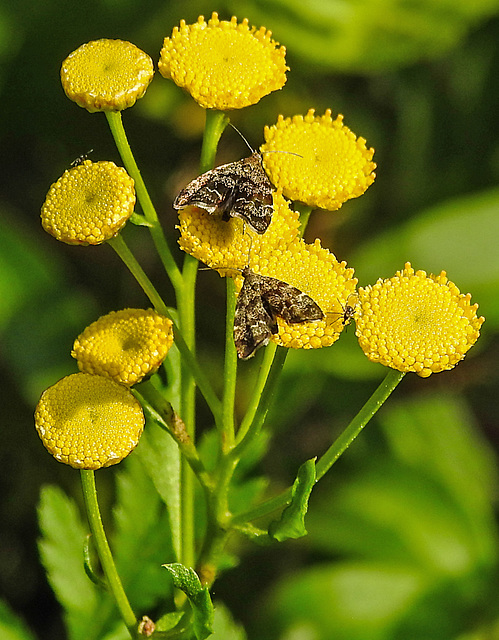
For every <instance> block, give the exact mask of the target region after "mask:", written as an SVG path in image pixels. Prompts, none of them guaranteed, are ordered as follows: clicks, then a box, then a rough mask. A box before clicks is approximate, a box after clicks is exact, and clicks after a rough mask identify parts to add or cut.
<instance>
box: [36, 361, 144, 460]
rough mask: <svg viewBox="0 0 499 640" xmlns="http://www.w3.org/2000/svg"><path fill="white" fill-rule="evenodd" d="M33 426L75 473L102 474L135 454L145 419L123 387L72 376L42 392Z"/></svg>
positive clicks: (81, 375) (90, 377)
mask: <svg viewBox="0 0 499 640" xmlns="http://www.w3.org/2000/svg"><path fill="white" fill-rule="evenodd" d="M35 425H36V429H37V431H38V435H39V436H40V438H41V439H42V442H43V444H44V446H45V448H46V449H47V450H48V451H49V452H50V453H51V454H52V455H53V456H54V458H56V460H59V462H64V463H65V464H69V465H70V466H71V467H74V468H75V469H100V468H101V467H108V466H110V465H112V464H117V463H118V462H121V460H123V458H125V457H126V456H127V455H128V454H129V453H130V452H131V451H132V450H133V449H134V448H135V446H136V445H137V443H138V441H139V438H140V435H141V433H142V430H143V428H144V414H143V411H142V407H141V406H140V404H139V402H138V401H137V400H136V399H135V398H134V396H133V395H132V393H131V392H130V391H129V389H127V388H126V387H124V386H123V385H120V384H118V383H117V382H115V381H114V380H110V379H109V378H104V377H103V376H93V375H89V374H88V373H74V374H73V375H70V376H67V377H66V378H63V379H62V380H59V382H56V384H54V385H53V386H52V387H49V388H48V389H47V390H46V391H44V392H43V394H42V396H41V398H40V400H39V402H38V404H37V406H36V410H35Z"/></svg>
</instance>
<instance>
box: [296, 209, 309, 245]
mask: <svg viewBox="0 0 499 640" xmlns="http://www.w3.org/2000/svg"><path fill="white" fill-rule="evenodd" d="M296 206H297V209H298V211H299V212H300V231H299V233H300V238H303V234H304V233H305V229H306V228H307V224H308V221H309V219H310V214H311V213H312V207H308V206H306V205H304V204H301V203H297V205H296Z"/></svg>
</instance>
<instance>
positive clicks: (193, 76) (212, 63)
mask: <svg viewBox="0 0 499 640" xmlns="http://www.w3.org/2000/svg"><path fill="white" fill-rule="evenodd" d="M285 54H286V50H285V48H284V47H278V43H276V42H274V40H272V32H271V31H267V30H266V29H265V27H261V28H260V29H258V30H257V29H256V28H255V27H250V26H249V24H248V20H247V19H246V18H245V19H244V20H243V21H242V22H241V23H238V22H237V18H236V17H235V16H234V17H232V18H231V20H230V22H228V21H226V20H219V19H218V14H217V13H213V14H212V16H211V18H210V20H208V22H205V19H204V16H199V18H198V21H197V22H196V23H194V24H190V25H187V24H186V23H185V21H184V20H181V22H180V27H175V28H174V30H173V33H172V35H171V38H165V41H164V44H163V48H162V49H161V58H160V60H159V64H158V67H159V71H160V73H161V75H163V76H164V77H165V78H171V79H172V80H173V81H174V82H175V83H176V84H177V85H178V86H179V87H184V88H185V89H186V90H187V91H188V92H189V93H190V94H191V95H192V97H193V98H194V100H196V102H198V103H199V104H200V105H201V106H202V107H204V108H205V109H218V110H220V111H225V110H227V109H241V108H242V107H247V106H249V105H251V104H255V103H256V102H258V101H259V100H260V98H263V96H266V95H267V94H269V93H270V92H271V91H276V90H277V89H281V88H282V87H283V86H284V83H285V82H286V71H287V69H288V67H287V66H286V62H285Z"/></svg>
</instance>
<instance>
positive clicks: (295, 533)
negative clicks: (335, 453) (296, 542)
mask: <svg viewBox="0 0 499 640" xmlns="http://www.w3.org/2000/svg"><path fill="white" fill-rule="evenodd" d="M316 459H317V458H312V459H311V460H307V461H306V462H304V463H303V464H302V465H301V467H300V468H299V469H298V474H297V476H296V480H295V481H294V483H293V491H292V497H291V502H290V504H289V505H288V506H287V507H286V508H285V509H284V511H283V512H282V515H281V518H280V520H274V522H271V523H270V526H269V535H270V536H271V537H272V538H274V539H275V540H278V541H279V542H282V541H283V540H288V539H289V538H301V537H303V536H306V535H307V530H306V529H305V514H306V513H307V510H308V499H309V497H310V494H311V493H312V489H313V488H314V484H315V477H316V476H315V461H316Z"/></svg>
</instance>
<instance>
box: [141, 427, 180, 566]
mask: <svg viewBox="0 0 499 640" xmlns="http://www.w3.org/2000/svg"><path fill="white" fill-rule="evenodd" d="M135 454H136V455H137V456H138V457H139V458H140V460H141V461H142V464H143V470H144V472H145V473H146V474H148V475H149V477H150V478H151V480H152V482H153V483H154V486H155V488H156V491H157V492H158V494H159V496H160V497H161V499H162V500H163V502H164V504H165V505H166V508H167V510H168V518H169V530H170V532H171V533H170V535H171V537H172V545H173V548H174V550H175V554H176V557H177V558H178V553H179V550H180V453H179V449H178V447H177V444H176V443H175V442H174V440H173V438H172V437H171V436H170V434H168V433H166V432H165V431H164V430H163V429H161V428H160V427H159V426H158V425H157V424H156V423H155V422H154V421H153V420H150V419H149V420H148V421H147V424H146V428H145V430H144V433H143V434H142V436H141V438H140V442H139V445H138V446H137V449H136V451H135ZM169 559H170V558H163V562H164V561H165V560H169Z"/></svg>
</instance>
